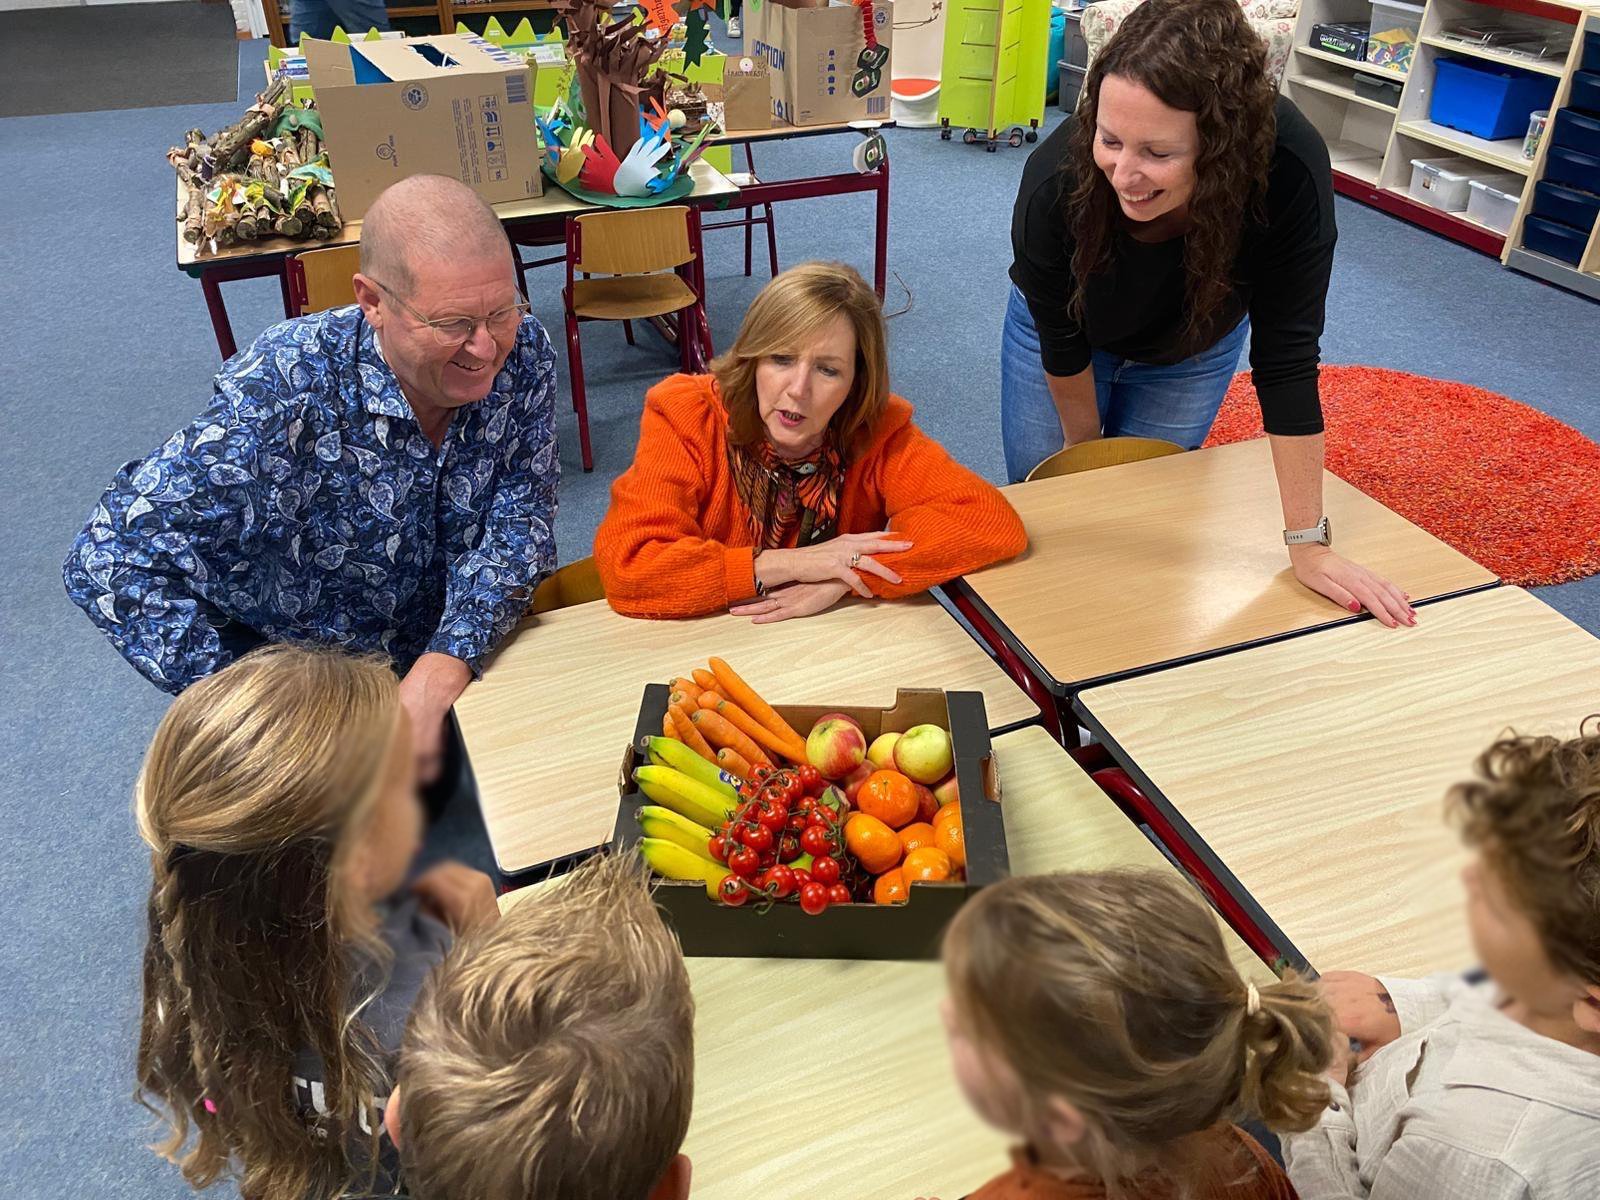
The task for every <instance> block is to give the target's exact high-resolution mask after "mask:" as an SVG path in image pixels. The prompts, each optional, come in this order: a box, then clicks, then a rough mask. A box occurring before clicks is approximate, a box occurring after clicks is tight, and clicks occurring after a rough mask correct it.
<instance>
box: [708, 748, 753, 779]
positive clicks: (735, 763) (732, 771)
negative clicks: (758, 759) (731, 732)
mask: <svg viewBox="0 0 1600 1200" xmlns="http://www.w3.org/2000/svg"><path fill="white" fill-rule="evenodd" d="M717 766H719V767H721V768H722V769H723V770H724V771H726V772H727V773H728V774H729V775H737V776H738V777H739V778H740V779H743V780H745V781H747V782H748V781H749V779H750V776H751V775H752V774H753V773H754V772H755V768H754V767H752V766H751V765H750V764H749V763H747V762H745V760H744V759H742V758H740V757H739V756H738V755H737V754H735V753H734V752H733V751H732V750H729V749H728V748H727V747H726V746H724V747H723V748H722V749H721V750H718V751H717Z"/></svg>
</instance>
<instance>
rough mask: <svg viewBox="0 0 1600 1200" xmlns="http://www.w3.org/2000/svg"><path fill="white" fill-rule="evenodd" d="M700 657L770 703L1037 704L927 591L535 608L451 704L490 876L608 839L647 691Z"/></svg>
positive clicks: (1016, 709)
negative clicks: (632, 615) (796, 605)
mask: <svg viewBox="0 0 1600 1200" xmlns="http://www.w3.org/2000/svg"><path fill="white" fill-rule="evenodd" d="M712 655H717V656H719V657H722V658H725V659H727V660H728V662H730V663H731V664H732V665H733V667H734V669H735V670H737V671H738V672H739V673H740V674H741V675H743V676H744V677H745V678H746V679H747V680H748V681H749V682H750V685H751V686H752V687H754V688H756V689H757V690H758V691H759V692H761V694H762V695H763V696H764V697H766V698H767V700H769V701H770V702H771V703H774V704H804V703H821V704H841V705H846V704H848V705H889V704H892V703H893V702H894V697H895V690H896V689H897V688H900V687H938V688H944V689H945V690H947V691H981V692H982V693H983V694H984V703H985V705H986V706H987V710H988V716H989V725H990V728H993V729H1001V728H1004V727H1006V726H1008V725H1014V724H1017V723H1019V722H1022V721H1028V720H1032V719H1033V718H1034V717H1036V716H1038V713H1039V710H1038V708H1037V706H1036V705H1034V704H1033V702H1032V701H1030V700H1029V699H1028V698H1027V696H1025V695H1024V694H1023V692H1022V691H1021V689H1019V688H1018V687H1017V686H1016V685H1015V684H1014V683H1012V682H1011V680H1010V679H1009V678H1008V677H1007V676H1006V675H1005V674H1004V673H1003V672H1002V671H1001V670H1000V668H999V667H997V666H995V664H994V663H993V661H991V660H990V658H989V656H988V655H987V654H986V653H985V652H984V650H983V648H982V647H981V646H979V645H978V644H977V643H976V642H975V641H973V640H972V638H971V637H970V636H969V635H968V634H967V633H966V631H965V630H963V629H962V628H961V626H959V625H958V624H956V622H955V621H953V620H952V619H951V618H950V617H949V616H948V615H946V614H945V612H944V611H943V610H942V609H941V608H940V607H939V606H938V605H937V604H935V603H934V602H933V601H932V600H931V599H928V598H926V597H918V598H915V599H911V600H896V601H893V602H890V603H884V602H873V603H862V602H849V603H846V604H842V605H839V606H837V607H835V608H833V609H831V610H830V611H828V612H825V613H821V614H819V615H817V616H814V617H806V618H804V619H803V620H795V621H784V622H780V623H779V624H776V625H752V624H751V623H750V621H749V619H748V618H745V617H734V616H729V615H727V614H722V615H719V616H713V617H703V618H700V619H697V620H693V621H638V620H632V619H629V618H627V617H621V616H618V615H617V614H616V613H614V612H612V611H611V609H610V608H609V607H608V606H607V605H606V603H605V601H603V600H600V601H596V602H594V603H593V604H584V605H579V606H577V607H574V608H566V609H559V610H557V611H555V612H551V613H545V614H544V615H542V616H539V617H535V618H532V619H530V620H528V621H527V622H525V623H524V624H523V625H522V626H521V627H519V628H518V629H517V631H516V632H515V633H513V634H512V635H511V637H510V638H509V639H508V640H507V641H506V644H505V645H504V646H502V647H501V649H500V650H499V652H498V653H497V654H496V655H495V657H494V658H493V660H492V661H491V662H490V663H489V664H488V667H487V670H486V672H485V674H484V677H483V678H482V679H481V680H479V681H478V682H477V683H474V684H471V685H470V686H468V688H467V690H466V692H465V693H464V694H463V695H462V697H461V699H460V700H459V701H457V703H456V716H457V718H458V720H459V721H460V723H461V734H462V737H463V739H464V740H465V741H466V745H467V752H468V754H469V755H470V757H471V759H472V770H473V773H474V775H475V776H476V777H477V782H478V793H479V797H480V799H481V802H482V805H483V818H484V822H485V824H486V825H487V827H488V831H489V841H490V843H491V844H492V845H493V846H494V851H495V858H496V860H497V861H498V863H499V865H500V869H501V870H502V871H503V872H505V873H507V874H510V873H513V872H516V871H522V870H527V869H528V868H530V867H535V866H539V865H541V864H543V863H546V862H550V861H552V860H554V859H558V858H561V857H563V856H565V855H568V854H575V853H578V852H580V851H584V850H589V849H591V848H593V847H595V846H598V845H600V844H601V843H603V842H606V841H608V840H609V839H610V837H611V827H612V824H613V823H614V822H615V820H616V815H617V799H618V795H617V772H618V770H619V769H620V767H621V765H622V756H623V753H624V751H625V750H626V749H627V747H628V744H629V741H630V740H631V739H632V737H633V730H634V725H635V723H636V721H637V719H638V715H639V702H640V699H641V697H642V695H643V692H644V687H645V684H647V683H665V682H666V681H667V680H668V679H671V678H672V677H673V676H676V675H682V674H685V673H687V672H688V671H689V670H691V669H692V668H694V667H704V666H705V663H706V660H707V659H708V658H709V657H711V656H712Z"/></svg>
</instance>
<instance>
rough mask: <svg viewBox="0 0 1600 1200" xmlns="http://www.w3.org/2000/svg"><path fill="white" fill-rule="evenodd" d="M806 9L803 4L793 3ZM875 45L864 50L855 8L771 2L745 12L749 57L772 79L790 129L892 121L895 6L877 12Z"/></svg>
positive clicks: (775, 103) (882, 5)
mask: <svg viewBox="0 0 1600 1200" xmlns="http://www.w3.org/2000/svg"><path fill="white" fill-rule="evenodd" d="M790 2H793V3H803V0H790ZM872 21H873V28H874V29H875V30H876V31H877V35H878V46H877V49H875V50H868V49H867V42H866V37H865V35H864V34H863V32H862V29H861V10H860V9H859V8H857V7H856V6H855V5H853V4H844V3H838V4H826V5H823V6H821V7H794V8H791V7H789V6H788V4H787V3H779V2H778V0H768V2H767V3H765V4H763V5H762V6H761V7H760V8H753V9H751V10H749V11H748V12H746V13H745V34H744V46H745V53H746V54H748V55H750V56H751V57H752V58H763V59H765V60H766V63H767V69H768V70H769V71H770V72H771V73H772V115H773V116H774V117H776V118H777V119H778V121H779V122H780V123H783V124H788V125H831V124H835V123H837V122H842V121H877V120H883V121H886V120H888V119H889V88H890V82H889V50H890V47H889V42H890V37H891V35H892V33H893V30H894V5H893V4H891V3H889V0H881V2H879V3H875V4H874V5H873V6H872Z"/></svg>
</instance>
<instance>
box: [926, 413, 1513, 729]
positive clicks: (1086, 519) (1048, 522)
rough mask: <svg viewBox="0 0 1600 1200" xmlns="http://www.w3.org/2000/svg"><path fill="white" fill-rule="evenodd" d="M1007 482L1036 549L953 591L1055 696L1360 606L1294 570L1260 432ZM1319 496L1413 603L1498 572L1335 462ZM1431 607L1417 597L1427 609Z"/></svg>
mask: <svg viewBox="0 0 1600 1200" xmlns="http://www.w3.org/2000/svg"><path fill="white" fill-rule="evenodd" d="M1002 491H1003V492H1004V493H1005V496H1006V498H1007V499H1008V500H1010V501H1011V504H1012V506H1013V507H1014V508H1016V510H1017V512H1018V514H1020V515H1021V517H1022V520H1023V524H1025V525H1026V526H1027V529H1028V543H1029V545H1028V550H1027V552H1026V553H1024V554H1023V555H1021V556H1020V557H1018V558H1014V559H1012V560H1010V561H1009V562H1005V563H1000V564H997V565H996V566H992V567H986V568H985V569H984V570H982V571H978V572H975V573H974V574H971V575H968V576H966V577H965V578H964V579H963V580H960V581H957V582H956V583H955V584H953V585H950V586H948V587H947V588H946V589H945V593H946V595H947V597H948V598H949V602H950V603H952V604H953V605H954V606H955V607H956V609H957V611H959V612H960V613H961V614H962V615H963V616H964V617H966V618H967V619H968V620H969V621H971V622H972V624H973V625H974V627H975V628H976V629H977V631H978V634H979V636H980V637H982V638H984V640H985V641H987V642H989V643H990V644H991V645H993V646H994V647H995V649H996V651H997V653H999V654H1001V656H1002V658H1003V659H1006V660H1008V665H1010V666H1011V668H1012V670H1013V674H1015V673H1016V672H1017V671H1018V670H1022V671H1026V672H1027V673H1029V674H1031V675H1033V676H1034V677H1035V678H1036V679H1037V680H1038V681H1039V682H1040V684H1042V688H1040V689H1038V690H1039V691H1043V690H1048V692H1049V693H1051V694H1054V695H1055V696H1056V697H1057V698H1058V700H1060V701H1064V700H1067V699H1068V698H1069V697H1070V696H1071V695H1072V694H1074V693H1076V692H1077V691H1079V690H1081V689H1083V688H1088V687H1093V686H1095V685H1096V684H1100V683H1105V682H1108V681H1110V680H1113V679H1120V678H1124V677H1126V676H1129V675H1135V674H1139V673H1142V672H1146V671H1154V670H1159V669H1162V668H1165V667H1171V666H1174V665H1176V664H1179V663H1183V662H1188V661H1192V660H1195V659H1202V658H1206V657H1209V656H1212V655H1215V654H1219V653H1224V652H1231V651H1237V650H1240V649H1242V648H1244V647H1248V646H1257V645H1262V644H1264V643H1268V642H1272V641H1275V640H1278V639H1281V638H1285V637H1292V636H1296V635H1300V634H1304V633H1306V632H1308V631H1310V630H1313V629H1322V628H1327V627H1329V626H1333V625H1339V624H1349V623H1351V622H1354V621H1358V620H1365V619H1367V618H1366V617H1365V616H1361V617H1358V616H1355V615H1353V614H1351V613H1348V612H1346V611H1344V610H1343V609H1340V608H1338V607H1337V606H1335V605H1334V604H1333V603H1331V602H1330V601H1328V600H1326V599H1324V598H1323V597H1321V596H1319V595H1316V594H1315V593H1313V592H1312V591H1310V590H1309V589H1308V588H1305V587H1303V586H1301V585H1300V583H1299V582H1298V581H1296V579H1295V577H1294V573H1293V571H1292V570H1291V569H1290V567H1289V557H1288V553H1287V551H1286V549H1285V547H1284V545H1283V525H1282V510H1281V508H1280V507H1279V503H1278V490H1277V483H1276V480H1275V478H1274V475H1273V471H1272V456H1271V452H1270V448H1269V446H1268V443H1267V440H1266V439H1265V438H1258V439H1256V440H1254V441H1249V442H1240V443H1237V444H1235V445H1231V446H1219V447H1216V448H1214V449H1208V450H1196V451H1194V452H1192V453H1188V454H1174V455H1170V456H1168V457H1166V458H1157V459H1149V460H1146V461H1143V462H1134V463H1127V464H1124V465H1122V466H1115V467H1103V468H1101V469H1099V470H1096V471H1085V472H1082V473H1080V474H1076V475H1063V476H1059V477H1057V478H1055V479H1041V480H1037V481H1035V482H1032V483H1019V484H1013V485H1012V486H1010V487H1007V488H1003V489H1002ZM1323 497H1324V503H1325V507H1326V511H1327V513H1328V517H1329V520H1330V522H1331V523H1332V527H1333V545H1334V548H1335V549H1336V550H1337V551H1338V552H1339V553H1340V554H1343V555H1345V556H1346V557H1347V558H1350V559H1352V560H1354V561H1355V562H1358V563H1361V564H1363V565H1364V566H1367V567H1369V568H1371V569H1372V570H1374V571H1376V572H1378V573H1379V574H1382V575H1385V576H1387V577H1388V578H1390V579H1392V580H1394V581H1395V582H1396V583H1398V584H1399V585H1400V586H1401V587H1402V588H1403V589H1404V590H1405V591H1406V592H1408V593H1410V595H1411V597H1412V602H1413V604H1420V603H1423V602H1425V601H1430V600H1435V599H1439V598H1441V597H1445V596H1451V595H1457V594H1460V593H1463V592H1467V591H1471V590H1473V589H1477V588H1484V587H1491V586H1494V585H1495V582H1496V581H1495V577H1494V575H1493V573H1491V572H1490V571H1489V570H1487V569H1486V568H1484V567H1480V566H1478V565H1477V564H1476V563H1474V562H1473V561H1472V560H1471V559H1469V558H1467V557H1466V556H1465V555H1463V554H1461V553H1460V552H1459V551H1456V550H1453V549H1452V548H1451V547H1449V546H1447V545H1445V544H1444V543H1443V542H1441V541H1439V539H1437V538H1435V537H1434V536H1433V535H1432V534H1429V533H1426V532H1424V531H1423V530H1421V529H1419V528H1417V527H1416V526H1415V525H1413V524H1411V522H1409V521H1407V520H1406V519H1405V518H1404V517H1401V516H1400V515H1399V514H1397V513H1395V512H1392V511H1390V510H1389V509H1387V508H1385V507H1384V506H1383V505H1382V504H1379V503H1378V502H1377V501H1376V500H1373V499H1371V498H1370V497H1368V496H1365V495H1363V494H1362V493H1361V492H1359V491H1357V490H1356V489H1355V488H1353V487H1351V486H1350V485H1349V484H1348V483H1346V482H1344V481H1343V480H1342V479H1340V478H1339V477H1338V476H1336V475H1333V474H1332V473H1330V472H1326V471H1325V472H1324V473H1323ZM1429 620H1430V614H1429V612H1428V610H1426V609H1424V610H1423V611H1422V612H1421V614H1420V616H1419V624H1422V625H1425V624H1426V623H1427V622H1428V621H1429ZM1036 698H1038V696H1037V695H1036Z"/></svg>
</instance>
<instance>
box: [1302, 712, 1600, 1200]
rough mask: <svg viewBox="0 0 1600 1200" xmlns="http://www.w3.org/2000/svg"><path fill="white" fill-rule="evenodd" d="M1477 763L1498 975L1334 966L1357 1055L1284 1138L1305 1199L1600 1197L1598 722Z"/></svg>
mask: <svg viewBox="0 0 1600 1200" xmlns="http://www.w3.org/2000/svg"><path fill="white" fill-rule="evenodd" d="M1478 773H1479V776H1480V778H1479V779H1477V780H1474V781H1473V782H1470V783H1466V784H1462V785H1460V786H1459V787H1457V788H1456V789H1455V790H1454V791H1453V792H1452V794H1451V797H1450V806H1451V810H1452V813H1453V815H1454V816H1455V817H1456V818H1457V819H1458V821H1459V822H1460V824H1461V826H1462V829H1463V833H1464V835H1465V837H1466V840H1467V841H1468V843H1469V844H1471V845H1472V846H1474V847H1475V848H1476V849H1477V851H1478V856H1477V859H1476V861H1474V862H1473V863H1472V864H1471V865H1470V866H1469V867H1468V868H1467V870H1466V872H1465V881H1466V885H1467V893H1468V901H1467V918H1468V921H1469V922H1470V924H1471V926H1472V938H1473V945H1474V947H1475V948H1476V950H1477V954H1478V957H1479V959H1480V961H1481V962H1482V964H1483V970H1482V971H1479V972H1474V973H1473V974H1471V975H1468V976H1466V977H1457V976H1452V975H1443V976H1434V977H1431V978H1428V979H1422V980H1407V979H1394V978H1388V977H1378V978H1374V977H1372V976H1369V975H1362V974H1357V973H1355V972H1335V973H1330V974H1329V975H1326V976H1324V977H1323V986H1324V991H1325V994H1326V995H1327V997H1328V999H1329V1001H1330V1003H1331V1004H1332V1006H1333V1009H1334V1013H1335V1016H1336V1018H1337V1019H1338V1021H1339V1023H1340V1026H1341V1028H1342V1030H1343V1031H1344V1032H1345V1033H1346V1034H1348V1035H1349V1037H1350V1039H1351V1042H1352V1050H1357V1051H1358V1052H1357V1056H1356V1057H1357V1061H1358V1062H1359V1063H1360V1066H1359V1067H1358V1068H1357V1069H1356V1072H1355V1077H1354V1080H1353V1081H1351V1082H1349V1084H1348V1087H1347V1086H1346V1083H1347V1080H1346V1073H1347V1070H1348V1069H1349V1067H1350V1063H1349V1060H1348V1059H1346V1060H1344V1061H1341V1062H1337V1063H1336V1064H1335V1066H1334V1069H1333V1070H1332V1071H1331V1072H1330V1077H1331V1079H1332V1083H1333V1088H1332V1099H1331V1101H1330V1103H1329V1106H1328V1109H1327V1111H1326V1112H1324V1113H1323V1115H1322V1119H1321V1120H1320V1121H1319V1122H1318V1124H1317V1126H1316V1128H1314V1129H1312V1130H1311V1131H1310V1132H1308V1133H1303V1134H1299V1135H1296V1136H1293V1137H1290V1138H1287V1139H1285V1141H1284V1152H1285V1156H1286V1160H1287V1164H1288V1169H1289V1177H1290V1179H1291V1180H1292V1181H1293V1182H1294V1185H1295V1188H1296V1189H1297V1190H1298V1191H1299V1193H1300V1196H1301V1200H1333V1198H1335V1197H1340V1198H1342V1197H1351V1196H1357V1197H1370V1200H1431V1198H1432V1197H1440V1198H1441V1200H1444V1198H1448V1200H1502V1198H1504V1200H1512V1198H1517V1200H1524V1198H1526V1200H1578V1198H1579V1197H1600V728H1596V729H1595V730H1594V731H1593V732H1590V733H1587V734H1584V735H1581V736H1579V737H1577V738H1574V739H1572V740H1569V741H1565V742H1563V741H1560V740H1558V739H1556V738H1551V737H1544V738H1517V737H1509V738H1506V739H1504V740H1502V741H1500V742H1497V743H1496V744H1495V745H1493V746H1491V747H1490V748H1489V750H1488V751H1487V752H1486V753H1485V754H1484V755H1483V757H1482V758H1481V759H1480V760H1479V762H1478Z"/></svg>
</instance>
